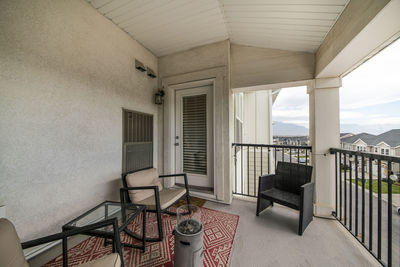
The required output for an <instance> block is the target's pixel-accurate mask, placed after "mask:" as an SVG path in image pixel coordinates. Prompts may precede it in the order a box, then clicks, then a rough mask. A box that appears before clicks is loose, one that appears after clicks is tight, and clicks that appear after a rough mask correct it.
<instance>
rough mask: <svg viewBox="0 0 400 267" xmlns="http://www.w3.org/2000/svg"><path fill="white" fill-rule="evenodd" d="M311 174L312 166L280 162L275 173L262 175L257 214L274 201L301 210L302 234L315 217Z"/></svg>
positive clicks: (299, 231) (300, 223)
mask: <svg viewBox="0 0 400 267" xmlns="http://www.w3.org/2000/svg"><path fill="white" fill-rule="evenodd" d="M311 175H312V167H311V166H306V165H301V164H297V163H289V162H281V161H280V162H278V166H277V168H276V172H275V174H273V175H263V176H260V179H259V186H258V198H257V216H259V214H260V213H261V212H262V211H264V210H265V209H266V208H268V207H269V206H273V203H274V202H276V203H278V204H281V205H284V206H287V207H289V208H292V209H295V210H299V211H300V214H299V217H300V218H299V228H298V234H299V235H302V234H303V232H304V230H305V229H306V227H307V226H308V224H309V223H310V222H311V221H312V219H313V196H314V183H313V182H311Z"/></svg>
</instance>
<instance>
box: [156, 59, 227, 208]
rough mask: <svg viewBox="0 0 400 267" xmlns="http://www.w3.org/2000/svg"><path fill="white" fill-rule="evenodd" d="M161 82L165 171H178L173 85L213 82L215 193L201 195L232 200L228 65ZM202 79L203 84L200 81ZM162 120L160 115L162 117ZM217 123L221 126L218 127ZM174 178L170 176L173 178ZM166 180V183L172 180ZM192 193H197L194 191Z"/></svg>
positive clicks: (182, 74) (175, 76)
mask: <svg viewBox="0 0 400 267" xmlns="http://www.w3.org/2000/svg"><path fill="white" fill-rule="evenodd" d="M160 80H161V81H160V83H161V84H160V86H161V87H162V88H163V89H164V91H165V92H166V94H165V97H164V105H163V107H162V110H163V112H162V116H163V119H162V121H159V123H160V124H162V125H163V133H162V140H160V142H163V146H162V147H163V151H160V152H159V153H160V154H159V155H160V162H162V163H163V166H162V168H163V169H162V171H160V172H163V173H169V174H171V173H174V171H175V160H174V156H175V152H174V151H175V146H173V144H174V143H173V142H174V140H175V138H174V137H175V136H174V132H175V115H174V112H173V108H174V104H173V103H174V101H175V99H174V90H173V89H172V88H171V87H174V86H175V87H176V88H177V87H179V86H182V84H183V85H187V84H189V83H192V82H194V83H195V82H200V85H204V84H205V85H207V84H210V83H212V84H213V88H214V90H213V101H214V105H213V109H214V111H213V113H214V114H213V117H214V120H213V123H214V129H213V130H214V184H215V186H214V195H211V194H207V195H204V196H202V197H203V198H205V199H208V200H214V201H218V202H222V203H226V204H230V203H231V202H232V179H231V173H233V166H234V165H233V157H232V156H231V152H232V146H231V143H232V142H233V95H232V92H231V89H230V86H229V69H228V68H227V67H225V66H220V67H215V68H209V69H203V70H197V71H193V72H186V73H181V74H173V75H170V76H165V77H162V78H161V79H160ZM201 83H202V84H201ZM160 120H161V118H160ZM217 126H218V127H217ZM170 180H171V179H170ZM170 180H168V179H167V180H166V185H167V186H170V185H171V186H172V185H173V182H171V181H170ZM191 195H196V193H195V192H191Z"/></svg>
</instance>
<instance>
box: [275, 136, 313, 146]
mask: <svg viewBox="0 0 400 267" xmlns="http://www.w3.org/2000/svg"><path fill="white" fill-rule="evenodd" d="M274 144H275V145H290V146H309V145H310V138H309V137H308V136H274Z"/></svg>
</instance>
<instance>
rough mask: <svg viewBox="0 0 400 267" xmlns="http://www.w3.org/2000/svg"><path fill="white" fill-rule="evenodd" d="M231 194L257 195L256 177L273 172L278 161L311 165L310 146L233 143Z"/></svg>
mask: <svg viewBox="0 0 400 267" xmlns="http://www.w3.org/2000/svg"><path fill="white" fill-rule="evenodd" d="M232 147H233V149H232V150H233V156H234V165H235V166H234V167H235V170H234V182H233V194H236V195H242V196H249V197H257V192H258V177H259V176H261V175H264V174H270V173H271V174H272V173H275V168H276V166H277V163H278V161H284V162H293V163H299V164H305V165H311V157H310V156H311V147H310V146H287V145H264V144H242V143H233V144H232Z"/></svg>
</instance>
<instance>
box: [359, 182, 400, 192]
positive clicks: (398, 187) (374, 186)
mask: <svg viewBox="0 0 400 267" xmlns="http://www.w3.org/2000/svg"><path fill="white" fill-rule="evenodd" d="M352 182H353V184H355V183H356V181H355V180H352ZM358 185H359V186H362V182H361V181H360V180H359V181H358ZM365 189H366V190H367V189H369V181H365ZM372 191H373V192H374V193H378V180H372ZM387 192H388V184H387V183H386V182H382V194H387ZM392 193H393V194H400V184H399V183H397V182H396V183H395V184H393V185H392Z"/></svg>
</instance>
